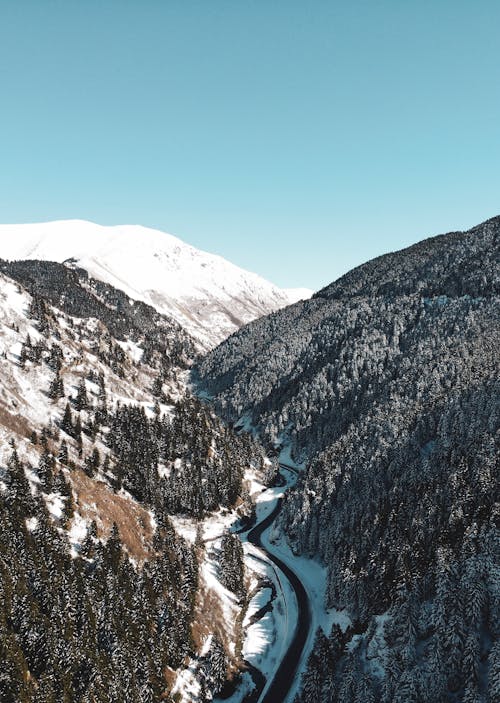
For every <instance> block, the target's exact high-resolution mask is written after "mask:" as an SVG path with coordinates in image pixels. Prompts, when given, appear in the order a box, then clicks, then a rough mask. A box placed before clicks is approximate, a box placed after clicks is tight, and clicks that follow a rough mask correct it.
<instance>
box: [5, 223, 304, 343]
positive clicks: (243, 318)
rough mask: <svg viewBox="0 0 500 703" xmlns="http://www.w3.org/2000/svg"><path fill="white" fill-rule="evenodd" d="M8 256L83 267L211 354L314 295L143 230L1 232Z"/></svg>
mask: <svg viewBox="0 0 500 703" xmlns="http://www.w3.org/2000/svg"><path fill="white" fill-rule="evenodd" d="M0 257H1V258H4V259H10V260H14V259H41V260H45V261H56V262H59V263H62V262H64V263H66V264H67V265H70V266H78V267H81V268H83V269H85V270H86V271H88V273H89V274H90V275H91V276H92V277H94V278H96V279H98V280H101V281H104V282H105V283H108V284H110V285H112V286H114V287H115V288H118V289H120V290H122V291H124V292H125V293H126V294H127V295H129V296H130V297H131V298H133V299H135V300H142V301H143V302H145V303H148V304H149V305H152V306H153V307H154V308H156V310H158V312H160V313H162V314H165V315H168V316H170V317H173V318H174V319H175V320H177V321H178V322H179V323H180V324H181V325H182V326H183V327H184V328H185V329H186V330H187V331H188V332H190V333H191V334H192V335H193V336H194V337H195V338H196V339H197V340H198V342H199V343H200V345H201V346H202V347H203V348H210V347H214V346H216V345H217V344H218V343H219V342H221V341H222V340H223V339H225V338H226V337H228V336H229V335H230V334H232V332H234V331H235V330H236V329H238V328H239V327H241V326H242V325H243V324H245V323H247V322H250V321H251V320H254V319H256V318H258V317H261V316H262V315H265V314H268V313H270V312H274V311H276V310H279V309H280V308H283V307H285V306H286V305H289V304H290V303H292V302H295V301H296V300H297V299H298V298H302V297H309V295H310V293H309V291H306V290H304V289H293V290H282V289H280V288H278V287H276V286H274V285H273V284H272V283H269V282H268V281H266V280H265V279H263V278H261V277H260V276H258V275H257V274H255V273H251V272H249V271H245V270H243V269H241V268H238V267H237V266H235V265H234V264H231V263H230V262H229V261H226V260H225V259H223V258H222V257H220V256H216V255H214V254H209V253H207V252H203V251H200V250H198V249H195V248H194V247H192V246H190V245H189V244H186V243H185V242H183V241H182V240H180V239H178V238H177V237H174V236H172V235H171V234H167V233H165V232H161V231H159V230H155V229H150V228H148V227H141V226H138V225H119V226H114V227H107V226H102V225H98V224H95V223H92V222H87V221H84V220H65V221H56V222H46V223H36V224H13V225H8V224H7V225H0Z"/></svg>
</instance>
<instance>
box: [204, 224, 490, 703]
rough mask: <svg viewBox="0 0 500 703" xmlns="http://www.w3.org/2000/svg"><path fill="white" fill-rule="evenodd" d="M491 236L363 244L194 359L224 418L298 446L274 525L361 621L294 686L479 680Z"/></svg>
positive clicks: (325, 691)
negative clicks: (295, 467)
mask: <svg viewBox="0 0 500 703" xmlns="http://www.w3.org/2000/svg"><path fill="white" fill-rule="evenodd" d="M499 234H500V218H494V219H493V220H490V221H488V222H486V223H484V224H483V225H480V226H479V227H476V228H474V229H473V230H470V231H469V232H464V233H455V234H452V235H446V236H441V237H437V238H434V239H430V240H427V241H425V242H422V243H420V244H418V245H416V246H414V247H411V248H409V249H406V250H404V251H402V252H397V253H395V254H391V255H387V256H384V257H381V258H379V259H375V260H374V261H371V262H369V263H368V264H365V265H363V266H361V267H359V268H357V269H355V270H354V271H351V272H350V273H349V274H347V275H346V276H343V277H342V278H341V279H339V280H338V281H336V282H335V283H333V284H331V285H330V286H328V287H327V288H325V289H323V290H322V291H320V292H319V293H317V294H316V295H315V296H314V297H313V299H312V300H310V301H306V302H301V303H298V304H296V305H293V306H290V307H288V308H286V309H285V310H283V311H280V312H278V313H275V314H274V315H270V316H269V317H267V318H264V319H261V320H258V321H256V322H254V323H252V324H250V325H247V326H246V327H245V328H243V329H242V330H241V331H240V332H238V333H237V334H235V335H233V336H232V337H231V338H229V339H228V340H227V341H226V342H224V343H223V344H221V345H220V346H219V347H218V348H217V349H215V350H214V351H213V352H211V353H210V354H209V355H208V356H207V357H206V358H205V359H204V360H203V361H202V362H201V363H200V364H199V365H198V368H197V369H196V373H195V374H194V378H195V380H196V381H197V382H198V383H199V384H200V385H201V386H202V388H203V390H205V391H207V392H208V393H209V394H210V395H212V396H215V404H216V406H217V407H218V409H219V410H220V412H221V413H222V414H223V415H224V416H225V417H226V418H227V419H229V420H231V421H233V422H237V421H238V420H239V419H240V418H241V417H242V416H243V417H245V419H247V418H250V419H251V420H252V421H253V424H254V425H255V426H256V427H257V428H258V429H259V431H260V434H261V436H262V437H263V439H264V440H265V441H266V442H268V443H270V444H279V443H280V442H282V441H283V438H286V439H289V440H290V441H291V443H292V446H293V450H294V451H295V454H296V456H299V457H301V458H307V459H308V460H309V463H308V468H307V471H306V472H305V475H304V476H303V477H302V478H301V479H300V480H299V482H298V484H297V487H296V489H295V490H294V491H292V492H291V494H289V495H287V497H286V499H285V502H284V508H283V511H282V518H281V526H282V528H283V529H284V530H285V531H286V532H287V534H288V537H289V540H290V541H291V542H292V543H293V546H294V549H295V550H296V551H297V552H299V553H303V554H306V555H310V556H314V557H318V558H320V559H321V560H322V561H323V562H324V564H325V565H326V566H327V568H328V583H327V594H326V598H327V603H326V605H327V606H328V607H336V608H339V609H343V608H346V609H347V610H348V611H349V613H350V615H351V616H352V619H353V621H354V625H355V630H356V631H355V632H351V634H350V637H351V640H352V642H351V647H350V649H349V651H348V652H345V651H344V653H343V654H342V656H341V657H340V659H338V661H336V663H335V665H334V668H333V669H328V668H325V669H324V670H323V669H322V667H321V666H320V660H319V659H318V658H317V657H316V659H315V658H312V659H311V666H310V672H309V674H308V676H307V677H306V678H305V681H304V686H307V692H306V695H305V696H304V701H310V700H311V701H315V700H320V701H321V702H323V700H324V701H327V702H328V703H330V702H331V701H334V702H335V703H337V701H338V703H349V702H350V701H354V702H355V703H358V701H359V703H361V702H363V703H365V701H369V700H372V699H373V697H375V700H377V701H382V702H383V703H399V702H404V703H408V702H410V701H418V703H435V702H439V703H441V702H442V703H444V702H445V701H449V702H451V701H454V702H455V701H456V702H458V701H460V702H461V701H462V700H463V699H464V698H465V699H466V700H471V701H472V700H477V699H478V698H479V699H481V698H482V699H484V698H485V696H486V695H487V687H488V684H487V683H486V682H487V678H488V676H490V679H491V676H492V671H493V672H494V665H493V664H492V661H493V660H494V657H495V646H496V645H495V646H492V643H494V642H496V641H497V640H498V636H499V629H498V622H499V621H500V617H499V599H500V594H499V583H498V571H497V568H498V567H497V564H498V547H499V538H498V496H499V494H500V488H499V483H498V481H499V472H498V429H499V415H500V409H499V398H500V385H499V381H498V379H499V364H498V349H499V348H500V334H499V325H498V321H499V319H500V306H499V300H498V293H499V290H500V283H499V281H500V277H499V271H500V267H499V263H500V256H499V241H498V238H499ZM384 613H385V615H386V618H387V621H386V626H385V627H384V628H381V627H379V626H377V620H376V616H377V615H382V614H384ZM353 637H354V639H352V638H353ZM384 644H385V647H384ZM318 646H319V645H318ZM373 659H377V666H373V665H372V660H373ZM488 659H490V660H491V661H490V663H488V664H487V663H486V662H488ZM493 676H495V674H493ZM492 685H493V684H491V683H490V684H489V687H490V689H491V687H492ZM488 695H491V694H488Z"/></svg>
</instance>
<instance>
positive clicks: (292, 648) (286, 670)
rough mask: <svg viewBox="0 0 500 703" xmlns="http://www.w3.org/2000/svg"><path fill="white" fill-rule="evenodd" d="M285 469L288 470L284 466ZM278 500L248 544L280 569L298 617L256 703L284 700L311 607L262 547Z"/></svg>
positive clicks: (297, 582) (308, 625)
mask: <svg viewBox="0 0 500 703" xmlns="http://www.w3.org/2000/svg"><path fill="white" fill-rule="evenodd" d="M286 468H289V467H286ZM281 505H282V499H281V498H280V499H279V500H278V502H277V504H276V507H275V508H274V510H273V511H272V512H271V513H270V514H269V515H268V516H267V517H266V518H264V520H262V522H259V523H258V524H257V525H256V526H255V527H253V528H252V529H251V530H250V532H249V533H248V541H249V542H251V543H252V544H253V545H255V546H256V547H258V548H259V549H261V550H262V551H263V552H265V554H266V555H267V557H268V558H269V559H270V560H271V561H272V562H273V564H275V565H276V566H277V567H278V569H280V570H281V571H282V572H283V573H284V574H285V576H286V577H287V579H288V580H289V581H290V583H291V585H292V588H293V590H294V592H295V596H296V598H297V603H298V611H299V617H298V622H297V624H296V627H295V632H294V635H293V639H292V641H291V642H290V645H289V647H288V650H287V651H286V653H285V655H284V657H283V659H282V660H281V663H280V665H279V667H278V669H277V671H276V673H275V674H274V677H273V679H272V681H271V683H270V684H269V685H268V687H267V688H266V690H265V693H264V695H262V696H261V697H260V698H258V703H282V702H283V701H285V699H286V697H287V695H288V693H289V691H290V688H291V686H292V684H293V681H294V678H295V676H296V674H297V669H298V666H299V662H300V657H301V655H302V651H303V649H304V647H305V644H306V641H307V638H308V635H309V631H310V629H311V622H312V621H311V605H310V602H309V598H308V595H307V593H306V590H305V588H304V586H303V585H302V582H301V581H300V579H299V578H298V576H297V575H296V574H295V573H294V572H293V571H292V569H290V568H289V567H288V566H287V565H286V564H285V563H284V562H282V561H281V559H279V558H278V557H277V556H275V555H274V554H273V553H272V552H270V551H268V550H267V549H266V547H264V546H263V545H262V542H261V537H262V533H263V532H264V531H265V530H267V528H268V527H269V525H271V523H272V522H273V521H274V520H275V519H276V516H277V515H278V513H279V511H280V510H281Z"/></svg>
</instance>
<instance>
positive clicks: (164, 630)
mask: <svg viewBox="0 0 500 703" xmlns="http://www.w3.org/2000/svg"><path fill="white" fill-rule="evenodd" d="M8 473H9V486H8V491H7V493H0V523H1V525H2V530H1V531H0V658H1V662H2V666H1V667H0V700H1V701H2V703H3V702H4V701H5V702H6V703H10V702H12V703H19V702H21V701H25V702H26V703H28V702H30V703H51V702H53V703H59V701H61V702H65V701H68V702H69V701H71V703H80V702H81V703H87V702H88V701H99V703H115V702H116V701H118V700H134V701H138V702H139V701H158V700H159V699H160V696H161V695H162V693H163V690H164V680H163V672H164V670H165V668H166V667H167V666H170V667H172V668H176V667H178V666H180V665H181V663H182V661H183V658H184V657H185V656H186V654H188V652H189V642H190V632H189V629H190V623H191V619H192V606H193V600H194V597H193V596H194V592H195V589H196V587H197V570H196V561H195V559H194V556H193V553H192V551H191V550H190V549H188V548H187V547H186V545H185V544H184V543H183V542H182V541H180V540H179V539H178V538H176V537H175V535H174V532H173V530H172V529H171V528H170V527H168V526H167V525H163V527H162V528H161V532H160V534H159V535H158V537H159V539H157V541H156V545H157V547H158V552H157V554H156V556H155V557H154V558H153V559H152V560H151V561H149V562H147V563H146V564H145V565H144V567H143V568H142V570H141V571H140V572H139V571H136V570H134V568H133V567H132V566H131V564H130V562H129V561H128V558H127V557H126V556H125V554H124V552H123V550H122V548H121V545H120V538H119V535H118V531H117V530H116V528H115V529H114V530H113V531H112V533H111V535H110V537H109V538H108V540H107V542H106V544H105V545H103V546H102V545H100V544H99V543H98V544H97V545H95V544H94V542H93V541H92V538H91V535H90V534H89V544H91V547H90V546H89V545H88V544H87V543H86V544H85V556H86V557H87V558H88V557H91V558H92V559H93V560H92V561H86V560H84V559H81V558H76V559H72V558H71V557H70V555H69V552H68V544H67V542H66V540H65V539H64V538H63V537H62V536H61V535H60V534H59V532H58V531H57V529H56V528H55V526H54V525H53V523H52V521H51V519H50V518H49V516H48V514H47V512H46V509H45V507H44V503H43V500H42V499H41V498H40V496H38V497H37V498H35V499H32V498H30V499H28V496H30V491H29V488H28V487H27V485H26V484H27V482H26V479H25V478H24V479H23V475H24V470H23V468H22V466H21V465H20V463H19V459H18V458H17V456H16V454H13V456H12V459H11V461H10V462H9V467H8ZM56 481H57V488H58V489H60V490H62V491H63V492H64V488H63V482H64V478H63V477H62V476H61V475H58V477H57V478H56ZM23 491H24V492H23ZM33 517H35V518H36V519H37V526H36V528H35V529H34V531H33V532H29V531H28V530H27V529H26V520H27V519H28V518H33ZM92 534H93V535H94V536H95V534H96V531H95V525H94V529H93V531H92ZM139 653H140V654H139Z"/></svg>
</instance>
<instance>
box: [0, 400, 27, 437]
mask: <svg viewBox="0 0 500 703" xmlns="http://www.w3.org/2000/svg"><path fill="white" fill-rule="evenodd" d="M0 425H3V426H4V427H5V428H7V429H8V430H9V431H10V432H14V433H15V434H18V435H20V436H21V437H26V438H28V437H29V436H30V433H31V430H30V428H29V425H28V422H27V421H26V418H24V417H22V416H21V415H14V414H13V413H10V412H9V411H8V410H7V409H6V408H5V407H1V406H0Z"/></svg>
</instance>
